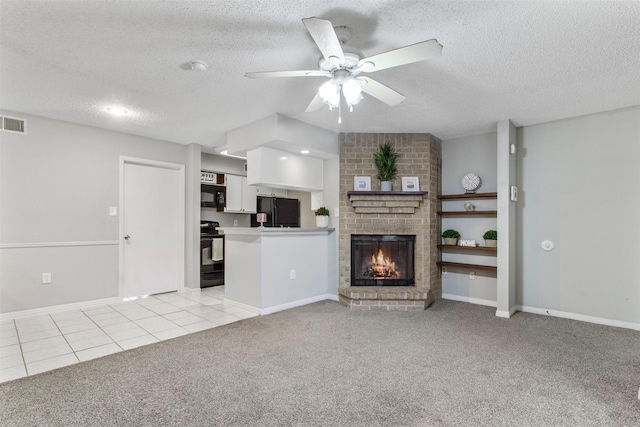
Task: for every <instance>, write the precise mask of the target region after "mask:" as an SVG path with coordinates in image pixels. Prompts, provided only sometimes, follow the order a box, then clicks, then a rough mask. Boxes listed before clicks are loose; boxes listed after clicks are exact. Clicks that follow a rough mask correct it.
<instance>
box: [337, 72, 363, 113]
mask: <svg viewBox="0 0 640 427" xmlns="http://www.w3.org/2000/svg"><path fill="white" fill-rule="evenodd" d="M342 94H343V95H344V99H345V101H347V105H348V106H349V107H351V106H353V105H356V104H357V103H358V102H360V100H361V99H362V86H360V83H359V82H358V80H356V79H354V78H353V77H349V78H348V79H346V80H345V82H344V83H342Z"/></svg>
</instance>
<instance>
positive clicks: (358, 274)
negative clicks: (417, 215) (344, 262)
mask: <svg viewBox="0 0 640 427" xmlns="http://www.w3.org/2000/svg"><path fill="white" fill-rule="evenodd" d="M415 241H416V236H415V235H404V234H384V235H379V234H352V235H351V286H415V277H414V274H415V273H414V266H413V263H414V246H415Z"/></svg>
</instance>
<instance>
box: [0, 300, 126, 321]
mask: <svg viewBox="0 0 640 427" xmlns="http://www.w3.org/2000/svg"><path fill="white" fill-rule="evenodd" d="M117 302H122V298H118V297H113V298H103V299H96V300H92V301H82V302H74V303H71V304H62V305H53V306H49V307H39V308H31V309H28V310H20V311H11V312H9V313H0V321H4V320H14V319H21V318H23V317H29V316H40V315H43V314H52V313H59V312H61V311H69V310H83V309H85V308H91V307H95V306H96V305H106V304H114V303H117Z"/></svg>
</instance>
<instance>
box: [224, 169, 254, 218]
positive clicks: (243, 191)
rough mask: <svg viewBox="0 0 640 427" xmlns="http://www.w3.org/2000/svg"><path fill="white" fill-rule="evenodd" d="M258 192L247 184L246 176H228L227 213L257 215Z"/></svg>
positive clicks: (225, 209)
mask: <svg viewBox="0 0 640 427" xmlns="http://www.w3.org/2000/svg"><path fill="white" fill-rule="evenodd" d="M256 208H257V206H256V190H255V187H252V186H250V185H248V184H247V177H246V176H239V175H227V206H226V207H225V208H224V211H225V212H234V213H248V214H251V213H256Z"/></svg>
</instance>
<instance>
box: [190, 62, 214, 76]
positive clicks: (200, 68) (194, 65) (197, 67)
mask: <svg viewBox="0 0 640 427" xmlns="http://www.w3.org/2000/svg"><path fill="white" fill-rule="evenodd" d="M189 66H191V69H192V70H193V71H197V72H199V73H204V72H205V71H207V68H209V66H208V65H207V63H206V62H202V61H191V62H189Z"/></svg>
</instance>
